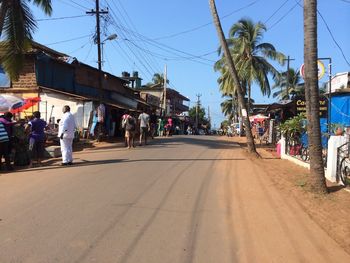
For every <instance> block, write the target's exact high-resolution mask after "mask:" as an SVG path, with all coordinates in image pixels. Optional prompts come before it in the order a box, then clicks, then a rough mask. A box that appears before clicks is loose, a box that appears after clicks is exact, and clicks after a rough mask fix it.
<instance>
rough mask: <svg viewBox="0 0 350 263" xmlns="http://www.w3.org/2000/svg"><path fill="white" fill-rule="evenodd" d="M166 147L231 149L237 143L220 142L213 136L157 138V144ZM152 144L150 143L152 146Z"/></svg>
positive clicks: (236, 145)
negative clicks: (193, 146)
mask: <svg viewBox="0 0 350 263" xmlns="http://www.w3.org/2000/svg"><path fill="white" fill-rule="evenodd" d="M158 143H159V144H161V145H166V146H168V145H169V146H174V145H176V146H181V145H186V144H187V145H195V146H203V147H206V148H209V149H232V148H235V147H239V145H238V144H237V143H234V142H230V141H225V140H221V139H220V138H219V137H216V136H215V137H214V136H202V135H197V136H195V135H187V136H186V135H183V136H172V137H170V138H159V137H158V139H157V144H158ZM152 144H153V143H151V145H152Z"/></svg>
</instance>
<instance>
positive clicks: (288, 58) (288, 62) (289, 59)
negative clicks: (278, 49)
mask: <svg viewBox="0 0 350 263" xmlns="http://www.w3.org/2000/svg"><path fill="white" fill-rule="evenodd" d="M284 60H286V61H287V87H286V89H287V96H288V98H289V84H290V83H289V69H290V67H289V66H290V61H292V60H295V59H294V58H290V56H288V57H287V58H286V59H284ZM281 96H282V87H281Z"/></svg>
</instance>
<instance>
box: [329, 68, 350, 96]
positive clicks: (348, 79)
mask: <svg viewBox="0 0 350 263" xmlns="http://www.w3.org/2000/svg"><path fill="white" fill-rule="evenodd" d="M348 87H350V73H349V72H343V73H338V74H336V75H335V76H334V77H333V78H332V92H335V91H336V90H341V89H346V88H348Z"/></svg>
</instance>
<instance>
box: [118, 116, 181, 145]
mask: <svg viewBox="0 0 350 263" xmlns="http://www.w3.org/2000/svg"><path fill="white" fill-rule="evenodd" d="M122 128H123V129H124V130H125V145H126V147H127V148H128V149H130V148H131V147H135V136H136V134H137V133H139V145H140V146H142V145H143V144H145V145H146V144H147V138H148V137H149V136H150V137H152V139H153V138H154V136H156V135H157V136H160V137H163V136H171V135H172V133H173V120H172V118H168V119H167V121H165V119H164V118H157V116H156V115H155V113H152V114H148V113H146V112H145V111H143V112H142V113H141V114H140V115H139V116H138V117H137V119H136V116H135V114H134V113H130V112H127V113H125V114H124V115H123V116H122ZM179 129H180V128H179Z"/></svg>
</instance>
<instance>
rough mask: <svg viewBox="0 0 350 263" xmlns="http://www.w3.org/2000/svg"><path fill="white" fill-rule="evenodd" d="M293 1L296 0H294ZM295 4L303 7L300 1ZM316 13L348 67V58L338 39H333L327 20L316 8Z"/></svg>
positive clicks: (349, 64)
mask: <svg viewBox="0 0 350 263" xmlns="http://www.w3.org/2000/svg"><path fill="white" fill-rule="evenodd" d="M295 1H296V0H295ZM297 4H298V5H299V6H300V7H301V8H303V6H302V5H301V4H300V1H299V2H297ZM317 13H318V14H319V16H320V17H321V19H322V21H323V23H324V24H325V26H326V28H327V31H328V33H329V34H330V35H331V38H332V40H333V42H334V43H335V44H336V46H337V47H338V49H339V50H340V53H341V55H342V57H343V59H344V60H345V62H346V64H348V66H349V67H350V63H349V61H348V59H347V58H346V56H345V54H344V51H343V49H342V47H341V46H340V45H339V43H338V41H337V40H336V39H335V37H334V35H333V33H332V31H331V29H330V27H329V26H328V23H327V21H326V20H325V19H324V17H323V15H322V14H321V12H320V11H319V10H318V9H317Z"/></svg>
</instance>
